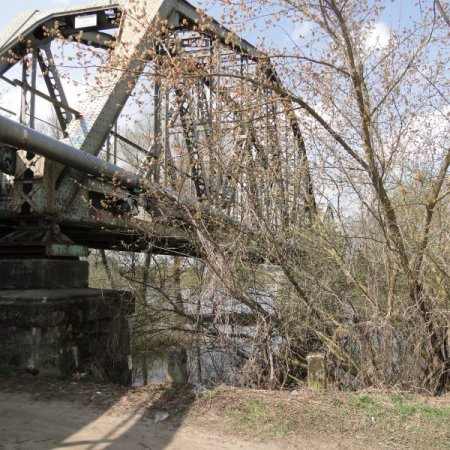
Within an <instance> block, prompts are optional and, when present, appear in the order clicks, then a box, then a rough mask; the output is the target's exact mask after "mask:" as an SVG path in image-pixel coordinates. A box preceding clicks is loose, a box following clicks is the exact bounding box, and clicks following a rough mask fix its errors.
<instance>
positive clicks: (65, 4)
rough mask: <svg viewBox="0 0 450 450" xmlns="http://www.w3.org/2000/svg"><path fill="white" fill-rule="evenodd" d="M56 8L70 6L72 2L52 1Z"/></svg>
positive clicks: (64, 0) (66, 0) (65, 0)
mask: <svg viewBox="0 0 450 450" xmlns="http://www.w3.org/2000/svg"><path fill="white" fill-rule="evenodd" d="M52 3H53V4H54V5H55V6H68V5H70V0H52Z"/></svg>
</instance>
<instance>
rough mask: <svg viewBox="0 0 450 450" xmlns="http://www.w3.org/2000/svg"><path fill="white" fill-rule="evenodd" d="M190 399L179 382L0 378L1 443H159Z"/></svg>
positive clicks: (88, 449)
mask: <svg viewBox="0 0 450 450" xmlns="http://www.w3.org/2000/svg"><path fill="white" fill-rule="evenodd" d="M194 400H195V394H194V393H193V392H192V390H191V389H190V387H189V386H184V385H174V384H163V385H158V386H145V387H142V388H123V387H120V386H114V385H108V384H96V383H88V382H76V383H70V382H55V381H54V380H43V379H35V378H31V377H30V378H28V377H25V376H24V377H20V378H17V379H14V380H11V379H9V380H7V379H0V417H1V418H2V419H1V421H0V449H2V450H9V449H18V450H19V449H33V450H34V449H36V450H44V449H45V450H47V449H59V448H61V449H64V448H67V449H83V450H94V449H95V450H98V449H106V448H107V449H117V450H118V449H134V448H137V449H140V448H142V449H152V450H159V449H164V448H167V446H168V445H169V444H170V443H171V442H172V440H173V439H174V436H175V435H176V434H177V432H178V430H179V427H180V426H181V425H182V424H183V422H184V421H185V418H186V414H187V413H188V411H189V409H190V407H191V405H192V403H193V402H194Z"/></svg>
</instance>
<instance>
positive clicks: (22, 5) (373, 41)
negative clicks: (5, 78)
mask: <svg viewBox="0 0 450 450" xmlns="http://www.w3.org/2000/svg"><path fill="white" fill-rule="evenodd" d="M204 1H207V0H191V3H193V4H194V6H198V5H202V4H203V3H204ZM369 1H370V0H369ZM431 1H432V0H420V1H418V2H417V4H416V2H415V1H414V0H394V1H391V0H386V10H385V11H384V13H383V14H382V16H381V17H380V19H379V21H378V22H377V23H376V24H375V26H374V27H373V29H372V31H371V34H370V35H368V36H367V45H368V46H376V45H381V46H382V47H383V46H384V45H387V43H388V41H389V33H390V30H391V29H398V28H399V27H403V26H406V25H407V24H408V22H409V21H410V20H411V18H418V17H419V15H420V6H421V3H422V4H427V3H428V4H429V2H431ZM98 2H99V0H91V1H88V0H39V1H36V0H16V1H10V0H7V1H3V2H2V14H1V15H0V30H1V29H2V28H3V27H5V26H6V25H7V24H8V22H9V21H11V20H13V19H14V17H15V16H16V15H17V14H19V13H21V12H23V11H26V10H29V11H33V10H36V9H39V10H50V9H55V8H61V9H64V8H65V7H73V6H77V5H89V4H93V3H98ZM209 4H210V5H211V4H213V5H214V1H213V0H210V1H209ZM415 4H416V6H414V5H415ZM216 11H217V8H216V7H214V8H213V10H212V13H215V12H216ZM308 32H310V25H309V24H308V23H307V22H306V23H283V28H281V27H274V28H273V29H272V30H271V33H270V36H269V39H268V40H267V41H266V42H267V43H269V44H274V43H278V44H279V43H281V46H286V45H287V46H289V43H292V42H293V41H296V42H297V43H299V44H300V45H301V36H302V35H303V36H304V37H307V34H308ZM256 34H257V32H249V33H248V34H247V35H244V36H242V37H244V38H246V39H247V40H249V41H250V42H251V43H255V42H256ZM15 69H17V70H19V68H18V67H17V68H15ZM15 69H14V70H15ZM9 75H10V76H12V78H14V77H20V75H19V72H17V75H14V74H11V73H9ZM3 84H4V83H1V86H0V96H1V97H2V102H1V103H2V105H3V106H6V107H8V108H10V109H12V110H14V111H16V110H17V109H18V107H19V103H18V102H17V101H16V100H17V93H16V92H14V91H13V90H11V89H9V90H7V89H6V88H5V86H3ZM38 88H39V89H42V90H44V91H46V89H45V87H44V86H43V81H42V80H38ZM67 94H68V97H69V103H70V104H71V105H72V106H74V107H76V106H77V104H78V103H79V102H80V101H82V99H80V95H79V94H80V88H74V87H72V88H70V89H68V91H67ZM13 104H14V105H13ZM47 106H48V105H42V107H43V108H44V107H47Z"/></svg>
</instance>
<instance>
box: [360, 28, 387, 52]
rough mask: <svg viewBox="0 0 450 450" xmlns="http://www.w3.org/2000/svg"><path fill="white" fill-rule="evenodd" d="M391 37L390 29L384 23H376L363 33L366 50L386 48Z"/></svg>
mask: <svg viewBox="0 0 450 450" xmlns="http://www.w3.org/2000/svg"><path fill="white" fill-rule="evenodd" d="M390 36H391V30H390V28H389V27H388V26H387V25H386V24H385V23H384V22H376V23H374V24H373V25H372V26H371V27H370V28H366V30H364V31H363V37H364V38H365V39H364V47H365V48H366V50H376V49H382V48H385V47H387V45H388V44H389V39H390Z"/></svg>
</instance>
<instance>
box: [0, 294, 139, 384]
mask: <svg viewBox="0 0 450 450" xmlns="http://www.w3.org/2000/svg"><path fill="white" fill-rule="evenodd" d="M132 310H133V306H132V301H131V296H130V294H129V293H126V292H125V293H124V292H118V291H113V290H100V289H45V290H44V289H34V290H23V291H20V290H9V291H6V290H3V291H1V290H0V342H2V345H1V346H0V372H2V373H4V374H11V373H14V372H16V373H20V372H23V371H25V370H26V369H35V370H38V371H39V374H41V375H47V376H57V377H67V376H69V375H71V374H72V373H73V372H74V371H75V370H79V371H81V372H84V371H87V372H89V371H91V372H92V373H93V372H95V373H94V375H99V374H100V375H101V376H103V377H104V378H105V379H108V380H110V381H113V382H117V383H120V384H129V383H130V381H131V367H129V355H130V354H131V348H130V329H129V324H128V317H129V314H130V313H131V312H132Z"/></svg>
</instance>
